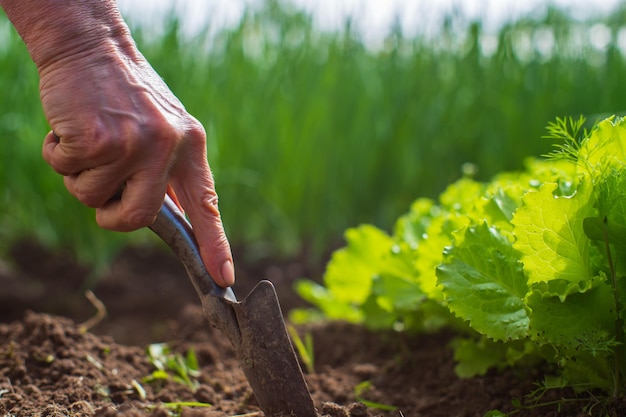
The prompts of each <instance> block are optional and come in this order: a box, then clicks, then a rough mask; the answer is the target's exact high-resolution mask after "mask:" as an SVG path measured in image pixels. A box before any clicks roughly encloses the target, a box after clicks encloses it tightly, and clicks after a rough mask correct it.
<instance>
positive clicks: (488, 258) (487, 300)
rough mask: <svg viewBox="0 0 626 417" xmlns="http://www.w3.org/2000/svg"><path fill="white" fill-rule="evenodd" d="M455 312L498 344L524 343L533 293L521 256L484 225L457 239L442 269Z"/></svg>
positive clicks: (447, 297)
mask: <svg viewBox="0 0 626 417" xmlns="http://www.w3.org/2000/svg"><path fill="white" fill-rule="evenodd" d="M437 277H438V279H439V284H440V285H441V286H442V287H443V294H444V299H445V301H446V303H447V304H448V307H449V308H450V310H451V311H452V312H453V313H455V314H456V315H457V316H459V317H460V318H462V319H464V320H467V321H469V322H470V326H471V327H472V328H474V329H475V330H477V331H478V332H480V333H481V334H484V335H486V336H488V337H490V338H492V339H494V340H514V339H520V338H524V337H526V335H527V330H528V315H527V313H526V310H525V308H524V297H525V296H526V293H527V291H528V287H527V285H526V277H525V276H524V274H523V272H522V268H521V264H520V263H519V254H518V253H517V252H516V251H515V250H514V249H513V247H512V245H511V242H510V241H509V240H508V239H507V238H506V237H505V236H503V235H502V234H500V233H499V231H498V230H497V229H495V228H493V227H489V226H487V224H485V223H483V224H481V225H478V226H472V227H468V228H467V229H465V231H464V233H458V234H455V242H454V245H453V246H452V247H450V248H448V249H447V250H446V255H445V259H444V262H443V264H441V265H440V266H439V267H438V268H437Z"/></svg>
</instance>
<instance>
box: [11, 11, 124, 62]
mask: <svg viewBox="0 0 626 417" xmlns="http://www.w3.org/2000/svg"><path fill="white" fill-rule="evenodd" d="M0 6H2V8H3V9H4V11H5V13H6V14H7V16H8V18H9V20H10V21H11V23H12V24H13V26H15V28H16V30H17V31H18V33H19V34H20V36H21V37H22V39H23V40H24V42H25V43H26V46H27V48H28V50H29V52H30V55H31V57H32V59H33V61H34V62H35V64H36V65H37V67H38V68H40V69H41V68H42V67H45V66H47V65H49V64H51V63H52V62H54V61H58V60H63V59H67V58H72V57H75V56H77V55H80V54H84V53H92V52H94V49H95V50H100V51H102V52H106V51H107V49H108V50H111V49H115V48H123V49H125V50H126V53H127V54H128V53H129V52H131V51H132V50H134V49H135V48H134V43H133V41H132V38H131V36H130V32H129V30H128V27H127V26H126V24H125V22H124V20H123V19H122V17H121V15H120V13H119V11H118V9H117V5H116V3H115V1H114V0H70V1H68V0H0Z"/></svg>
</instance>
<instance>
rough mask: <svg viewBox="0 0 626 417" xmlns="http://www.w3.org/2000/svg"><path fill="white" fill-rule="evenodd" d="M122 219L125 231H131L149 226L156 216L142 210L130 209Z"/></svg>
mask: <svg viewBox="0 0 626 417" xmlns="http://www.w3.org/2000/svg"><path fill="white" fill-rule="evenodd" d="M122 217H123V219H124V223H125V229H126V230H128V231H132V230H137V229H141V228H142V227H147V226H150V225H151V224H152V223H153V222H154V219H155V217H156V215H155V214H154V213H153V212H152V211H150V210H146V209H143V208H131V209H128V210H126V211H125V212H124V213H123V214H122Z"/></svg>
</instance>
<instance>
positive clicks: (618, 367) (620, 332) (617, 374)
mask: <svg viewBox="0 0 626 417" xmlns="http://www.w3.org/2000/svg"><path fill="white" fill-rule="evenodd" d="M606 223H607V217H606V216H604V219H603V221H602V234H603V238H604V246H605V248H606V257H607V260H608V263H609V268H610V272H611V283H612V284H613V297H614V299H615V312H616V314H617V318H616V320H615V340H616V341H617V342H618V345H617V347H616V348H615V353H614V358H615V369H614V381H613V383H614V388H613V397H618V396H619V394H620V391H621V376H622V355H623V354H624V321H623V320H622V318H621V317H620V312H621V311H622V306H621V303H620V301H619V290H618V282H617V274H616V273H615V266H614V265H613V258H612V256H611V246H610V244H609V234H608V231H607V225H606Z"/></svg>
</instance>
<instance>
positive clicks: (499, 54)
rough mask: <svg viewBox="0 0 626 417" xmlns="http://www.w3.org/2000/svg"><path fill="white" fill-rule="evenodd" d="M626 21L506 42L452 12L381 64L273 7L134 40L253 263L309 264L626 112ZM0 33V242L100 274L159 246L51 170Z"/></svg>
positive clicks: (3, 27)
mask: <svg viewBox="0 0 626 417" xmlns="http://www.w3.org/2000/svg"><path fill="white" fill-rule="evenodd" d="M625 14H626V9H618V10H615V11H613V12H612V13H611V14H610V15H607V16H605V17H601V18H597V19H593V20H589V21H587V22H580V21H578V20H574V19H573V18H571V17H569V16H568V15H567V14H565V13H564V12H561V11H559V10H557V9H549V11H548V13H546V15H544V16H540V17H535V18H530V17H529V18H524V19H521V20H518V21H516V22H513V23H511V24H509V25H507V26H505V27H503V28H502V29H500V30H499V32H497V33H495V34H488V33H485V32H484V30H483V28H482V26H481V24H480V22H470V21H467V20H466V19H464V18H463V17H462V16H451V17H450V18H449V19H448V20H447V21H446V22H445V23H444V24H443V25H442V27H441V28H440V32H439V34H438V35H437V36H434V37H427V36H425V35H416V36H415V37H407V36H405V35H403V34H402V33H401V32H400V31H399V30H395V31H392V32H391V33H390V34H389V36H388V38H387V40H386V41H385V43H384V46H383V47H382V48H381V49H377V50H372V49H369V48H367V47H366V46H364V45H363V43H362V41H361V39H360V38H359V37H358V35H357V34H356V33H355V32H354V31H353V30H352V28H351V26H350V25H349V23H348V22H347V23H346V25H345V27H344V29H343V30H341V31H338V32H334V33H322V32H320V31H318V30H316V29H315V28H314V26H313V24H312V19H311V16H309V15H307V14H306V13H303V12H301V11H298V10H294V9H292V8H289V7H287V6H285V5H283V4H281V3H280V2H277V1H268V2H266V3H265V5H264V6H263V7H262V8H260V9H258V10H249V11H248V13H247V14H246V16H245V18H244V19H243V20H242V22H241V24H239V25H238V26H236V27H234V28H231V29H227V30H224V31H222V32H221V33H220V34H219V35H218V36H217V37H216V38H215V39H213V40H212V41H210V42H209V41H208V40H207V38H206V37H203V36H198V37H196V38H192V39H190V38H186V37H185V36H183V35H182V34H181V26H182V25H183V23H182V22H180V21H178V20H177V19H176V17H175V16H172V15H170V16H168V17H167V18H166V20H165V21H164V22H162V29H163V30H162V32H159V33H158V34H157V35H154V33H152V32H151V33H150V35H148V34H147V33H146V31H145V30H144V29H143V28H141V27H138V26H133V27H132V29H133V32H134V34H135V36H136V38H137V41H138V44H139V45H140V49H141V50H142V51H143V52H144V54H145V55H146V56H147V57H148V59H149V60H150V62H151V63H152V64H153V66H154V67H155V68H156V69H157V71H158V72H159V73H160V74H161V75H162V76H163V78H164V79H165V81H166V82H167V83H168V84H169V85H170V87H171V88H172V90H173V91H174V92H175V93H176V94H177V95H178V96H179V97H180V98H181V100H182V101H183V103H185V105H186V107H187V108H188V110H189V111H190V112H191V113H192V114H194V115H195V116H196V117H198V118H199V119H200V120H201V121H202V123H203V124H204V125H205V127H206V129H207V133H208V138H209V143H208V150H209V161H210V163H211V166H212V168H213V170H214V173H215V177H216V183H217V188H218V192H219V194H220V199H221V200H220V206H221V210H222V214H223V219H224V221H225V225H226V228H227V233H228V235H229V237H230V239H231V242H232V243H233V244H234V245H236V246H245V247H247V248H248V249H249V250H248V253H249V254H250V256H256V257H263V256H267V255H270V254H277V253H278V254H281V255H284V256H289V255H293V254H295V253H298V252H300V251H303V250H306V251H307V253H309V255H310V259H311V260H312V261H316V260H319V259H320V256H321V254H322V253H323V252H324V251H325V250H326V249H327V248H328V247H329V246H330V245H332V244H333V243H334V242H336V241H337V240H339V239H340V238H341V235H342V232H343V230H344V229H345V228H347V227H350V226H354V225H357V224H359V223H363V222H367V223H372V224H376V225H378V226H379V227H382V228H389V227H391V224H392V222H393V220H394V219H396V218H397V217H398V216H399V215H400V214H401V213H403V212H405V211H406V210H407V209H408V207H409V204H410V202H411V201H412V200H413V199H415V198H416V197H419V196H427V197H433V196H436V195H438V194H439V192H441V190H442V189H443V188H444V187H445V185H446V184H449V183H450V182H451V181H454V180H455V179H457V178H458V177H460V176H461V175H462V167H463V166H465V167H468V166H470V167H477V174H476V175H477V177H478V179H486V178H490V177H491V176H493V174H495V173H496V172H498V171H501V170H510V169H518V168H520V167H519V166H518V165H519V164H520V163H521V161H522V160H523V157H524V156H526V155H540V154H544V153H546V152H547V151H549V149H548V147H547V146H548V145H549V142H547V141H545V140H542V139H541V136H542V135H543V134H544V126H545V125H546V123H547V122H548V121H550V120H554V118H555V117H556V116H561V117H565V116H574V117H577V116H578V115H580V114H583V115H586V116H587V119H588V120H591V121H592V122H593V121H594V118H596V117H599V115H605V114H612V113H620V112H621V111H622V110H625V109H626V82H624V81H623V80H624V79H626V63H625V59H624V54H623V52H622V50H621V49H620V47H619V39H621V38H620V36H621V37H623V36H622V35H623V33H622V31H620V26H619V25H620V22H621V21H623V17H624V15H625ZM594 25H595V26H594ZM131 26H132V22H131ZM598 28H600V29H598ZM603 28H604V29H606V30H605V33H608V34H609V36H610V39H609V42H608V43H607V44H606V45H604V46H603V45H599V44H598V41H597V39H596V43H595V44H594V43H593V42H592V41H591V39H595V38H593V37H590V36H588V35H589V33H591V32H590V31H592V30H595V31H596V32H598V31H599V30H600V31H602V30H603ZM607 31H608V32H607ZM596 32H594V33H596ZM0 33H2V34H3V44H2V46H0V91H2V99H1V100H0V135H1V136H2V138H3V139H4V146H2V147H0V166H1V167H2V169H0V184H2V192H1V194H0V203H1V204H2V210H0V241H1V242H3V244H4V245H5V246H6V245H8V244H10V242H11V241H12V240H13V239H15V238H18V237H22V236H24V235H34V236H35V237H36V238H38V239H40V240H42V241H43V242H45V243H46V244H48V245H51V246H55V247H59V246H60V247H66V248H69V249H70V250H73V251H75V252H76V253H77V256H78V257H79V259H82V260H85V261H89V262H91V263H93V262H96V263H98V262H100V263H101V264H106V261H107V260H108V259H109V258H110V257H111V256H113V255H114V254H115V253H116V251H117V250H118V249H119V248H120V247H121V246H122V245H124V244H128V243H129V242H144V241H146V239H148V237H147V235H146V234H144V233H136V234H133V235H131V236H128V235H119V234H115V233H110V232H105V231H102V230H100V229H98V228H97V227H96V225H95V221H94V220H93V212H92V211H91V210H89V209H85V208H83V207H82V206H80V204H78V203H77V202H75V201H74V200H73V198H72V197H71V196H69V195H68V194H67V192H66V191H65V190H64V188H63V185H62V181H61V179H60V178H59V177H58V176H57V175H56V174H54V173H53V172H52V170H51V169H50V168H48V167H47V166H46V165H45V164H44V162H43V161H42V159H41V157H40V143H41V140H42V139H43V137H44V135H45V133H46V132H47V130H48V127H47V125H46V122H45V119H44V118H43V115H42V114H41V108H40V104H39V101H38V93H37V75H36V71H35V69H34V67H33V65H32V64H31V62H30V60H29V58H28V55H27V53H26V50H25V48H24V46H23V45H22V43H21V41H20V40H19V38H18V37H17V36H16V35H15V33H13V32H12V31H11V29H10V27H9V25H8V24H7V23H6V20H0ZM624 33H626V32H624ZM581 34H582V35H581ZM600 40H601V39H600ZM494 42H497V45H496V47H495V48H494V47H493V45H494ZM489 45H491V47H490V46H489ZM466 163H470V165H466Z"/></svg>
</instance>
